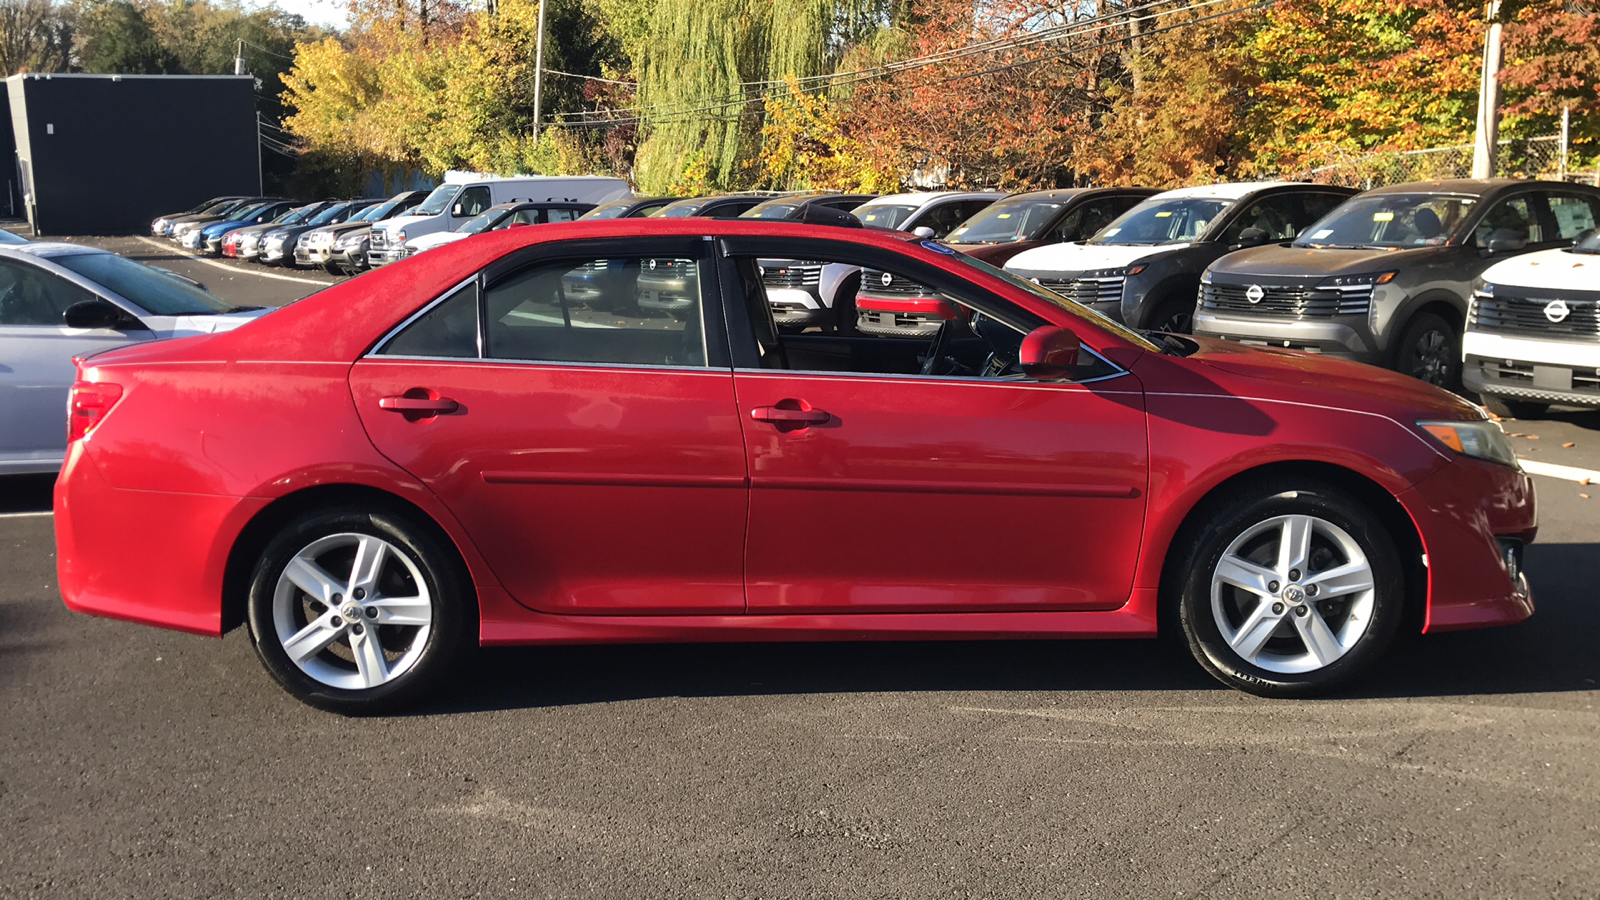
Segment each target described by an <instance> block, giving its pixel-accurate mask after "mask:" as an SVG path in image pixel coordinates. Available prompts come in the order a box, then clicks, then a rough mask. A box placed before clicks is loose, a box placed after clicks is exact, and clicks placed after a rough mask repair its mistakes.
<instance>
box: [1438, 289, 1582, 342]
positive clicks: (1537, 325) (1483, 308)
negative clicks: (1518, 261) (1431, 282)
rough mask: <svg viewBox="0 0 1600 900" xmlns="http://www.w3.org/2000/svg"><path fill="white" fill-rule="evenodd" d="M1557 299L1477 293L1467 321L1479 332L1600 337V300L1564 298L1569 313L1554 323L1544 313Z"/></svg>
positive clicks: (1536, 335)
mask: <svg viewBox="0 0 1600 900" xmlns="http://www.w3.org/2000/svg"><path fill="white" fill-rule="evenodd" d="M1554 302H1555V301H1554V300H1551V299H1547V298H1539V297H1516V296H1506V295H1505V294H1503V293H1497V294H1496V295H1495V296H1493V297H1489V296H1486V295H1484V294H1474V295H1473V297H1472V314H1471V316H1469V318H1468V322H1469V324H1471V325H1472V326H1473V327H1474V328H1477V329H1478V330H1479V331H1497V332H1501V333H1505V334H1526V335H1532V336H1534V337H1580V338H1588V339H1589V340H1600V302H1597V301H1594V300H1565V299H1563V300H1562V301H1561V302H1562V303H1565V304H1566V306H1567V315H1566V317H1565V318H1563V319H1562V320H1561V321H1559V322H1552V321H1550V317H1549V316H1548V315H1546V314H1545V307H1547V306H1549V305H1550V304H1551V303H1554Z"/></svg>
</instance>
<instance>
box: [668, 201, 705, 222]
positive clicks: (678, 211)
mask: <svg viewBox="0 0 1600 900" xmlns="http://www.w3.org/2000/svg"><path fill="white" fill-rule="evenodd" d="M705 205H706V203H705V201H704V200H696V201H694V202H684V201H681V200H680V201H678V202H677V203H669V204H667V205H666V206H665V207H663V208H662V210H661V212H660V215H661V217H662V218H664V219H685V218H688V217H690V216H693V215H695V214H696V213H698V212H700V209H701V208H702V207H704V206H705Z"/></svg>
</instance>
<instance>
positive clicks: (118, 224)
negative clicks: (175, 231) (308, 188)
mask: <svg viewBox="0 0 1600 900" xmlns="http://www.w3.org/2000/svg"><path fill="white" fill-rule="evenodd" d="M6 87H7V90H8V92H9V94H10V99H11V123H12V130H13V132H14V134H15V140H16V162H17V165H16V179H17V182H18V184H19V186H20V188H21V193H22V201H23V209H22V210H19V212H22V213H23V214H25V215H26V216H27V218H28V221H29V223H30V224H31V225H32V226H33V231H34V234H36V235H70V234H138V233H144V232H145V231H146V229H148V228H149V227H150V221H151V220H152V219H154V218H156V217H157V216H160V215H162V214H163V213H170V212H173V211H175V210H180V209H188V208H189V207H191V206H193V205H194V204H196V203H199V202H200V201H202V200H204V199H206V198H207V197H215V196H221V195H226V194H257V193H260V192H261V144H260V138H259V136H258V134H259V132H258V125H257V122H256V99H255V79H254V78H253V77H251V76H248V75H54V74H50V75H44V74H24V75H13V76H11V77H10V78H7V79H6Z"/></svg>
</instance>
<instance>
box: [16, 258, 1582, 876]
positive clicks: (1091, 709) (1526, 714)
mask: <svg viewBox="0 0 1600 900" xmlns="http://www.w3.org/2000/svg"><path fill="white" fill-rule="evenodd" d="M89 240H90V242H92V243H95V244H97V245H99V246H103V247H106V248H107V249H112V250H115V251H116V252H119V253H122V254H124V255H126V256H129V257H131V258H134V259H140V260H142V261H145V262H150V263H153V264H156V265H162V266H166V267H168V268H171V269H173V270H175V271H178V272H180V273H182V274H184V275H187V276H189V277H192V278H195V279H197V280H199V281H202V282H204V283H206V284H207V285H208V286H209V287H210V288H211V290H212V291H213V292H215V293H216V294H218V295H219V296H221V297H223V298H224V299H226V300H228V301H230V302H232V303H235V304H238V305H257V304H260V305H281V304H283V303H287V302H290V301H292V300H295V299H298V298H299V297H302V296H304V295H305V294H308V293H311V292H312V291H315V290H317V289H319V287H320V286H322V285H325V284H330V283H333V282H334V281H336V280H338V279H334V278H332V277H329V276H327V275H324V274H322V273H320V272H316V273H306V272H300V271H294V272H291V271H286V270H281V269H272V270H264V269H263V268H262V267H260V266H255V265H246V264H240V263H236V262H232V261H215V262H214V261H204V260H198V259H195V258H192V257H190V256H188V255H186V254H183V253H182V252H181V251H177V250H174V249H170V246H171V245H170V244H169V243H167V242H153V241H148V240H145V239H142V238H115V239H89ZM1506 425H1507V431H1508V432H1509V433H1511V434H1513V435H1514V438H1513V441H1514V443H1515V444H1516V445H1517V448H1518V452H1519V454H1520V455H1521V456H1522V457H1523V458H1524V459H1525V460H1528V461H1530V462H1533V463H1537V464H1543V465H1544V466H1556V467H1561V468H1554V469H1549V468H1545V469H1539V468H1538V467H1537V466H1536V467H1534V468H1535V470H1536V481H1537V486H1538V491H1539V502H1540V517H1541V531H1540V535H1539V541H1538V542H1537V543H1536V544H1535V545H1533V546H1532V547H1530V548H1529V550H1528V554H1527V560H1526V565H1527V568H1528V571H1529V574H1530V578H1531V580H1532V583H1533V586H1534V590H1535V593H1536V596H1537V598H1538V603H1539V612H1538V614H1537V615H1536V616H1535V617H1534V618H1533V619H1532V620H1530V621H1529V622H1527V623H1525V624H1522V625H1519V626H1516V627H1513V628H1507V629H1498V630H1489V631H1482V632H1468V633H1458V634H1444V635H1435V636H1429V637H1427V638H1422V639H1417V640H1414V641H1411V642H1408V643H1406V644H1404V645H1399V646H1397V647H1396V648H1395V650H1394V651H1393V652H1391V654H1390V655H1389V658H1388V659H1387V661H1386V662H1385V664H1384V665H1383V666H1382V668H1381V669H1380V671H1379V672H1378V673H1377V674H1376V676H1375V677H1373V678H1370V679H1367V680H1365V681H1363V682H1361V683H1360V684H1359V685H1357V686H1355V687H1354V688H1352V689H1351V690H1349V691H1347V692H1346V693H1344V694H1343V695H1341V696H1339V697H1336V698H1334V699H1328V700H1320V701H1302V702H1282V701H1266V700H1260V699H1256V698H1253V697H1249V696H1245V695H1242V694H1238V693H1235V692H1232V691H1228V690H1226V689H1223V688H1221V687H1220V686H1218V685H1217V684H1216V683H1215V682H1214V681H1212V680H1211V679H1210V678H1209V677H1208V676H1206V675H1205V674H1204V673H1203V672H1201V671H1200V669H1199V668H1198V667H1197V666H1196V665H1195V664H1194V663H1193V662H1192V661H1191V660H1190V659H1189V658H1188V656H1187V653H1186V652H1185V651H1184V650H1183V648H1182V647H1180V646H1177V645H1175V644H1169V643H1168V642H1165V641H1147V642H1086V641H1084V642H1020V643H995V644H990V643H970V644H951V643H923V644H879V643H848V644H796V645H772V646H766V645H726V646H724V645H717V646H698V645H687V646H609V647H561V648H542V649H541V648H525V649H515V650H495V651H485V652H481V653H479V654H477V656H476V657H475V659H474V661H473V662H472V664H471V665H470V666H468V667H467V669H466V671H464V672H463V674H462V677H461V680H460V684H459V685H457V686H456V687H455V689H453V690H452V691H451V692H449V693H448V695H447V696H445V697H443V698H441V699H440V700H439V701H438V702H436V703H435V704H434V705H433V706H432V707H431V708H429V709H428V710H426V711H425V712H424V713H423V714H420V715H413V716H404V717H394V718H380V719H343V718H338V717H335V716H331V715H328V714H324V713H320V712H317V711H315V710H312V709H309V708H307V707H304V706H301V705H299V704H298V703H296V702H295V701H294V700H292V699H290V698H289V697H288V696H287V695H286V694H285V693H284V692H283V691H282V690H280V689H279V688H278V686H277V685H276V684H274V683H273V682H272V681H271V680H270V679H269V678H268V676H267V675H266V674H265V673H264V672H263V671H262V670H261V668H260V666H259V665H258V663H257V662H256V660H255V658H254V654H253V651H252V650H251V648H250V646H249V641H248V639H247V637H246V635H245V634H244V633H242V632H240V631H236V632H234V633H232V634H230V635H228V636H227V637H226V638H225V639H223V640H221V641H215V640H208V639H205V638H199V637H192V636H187V635H182V634H177V633H173V632H166V631H158V630H155V629H149V628H142V627H139V626H134V625H129V624H123V623H117V622H110V621H103V620H96V619H91V618H87V617H83V616H78V615H74V614H72V613H69V612H68V611H67V610H66V609H65V608H64V607H63V606H62V604H61V600H60V596H59V594H58V592H57V590H56V586H55V579H54V571H55V569H54V557H53V552H52V548H53V541H52V535H51V519H50V517H49V515H48V508H49V483H48V479H39V478H23V479H11V480H6V481H0V548H4V552H3V555H0V747H3V750H4V752H3V756H0V759H3V760H4V763H3V765H0V833H4V834H5V835H6V852H5V853H4V854H3V855H0V896H23V897H26V896H39V897H91V896H93V897H99V896H105V897H149V896H185V897H188V896H193V897H219V896H250V897H256V896H263V895H271V894H274V893H276V894H281V895H284V896H308V897H322V896H341V897H413V896H433V895H436V896H452V897H454V896H460V897H475V896H482V897H500V896H512V895H515V896H533V897H546V896H548V897H577V896H581V897H634V896H650V897H696V898H698V897H710V896H727V897H833V896H870V897H935V896H937V897H946V896H948V897H971V896H1007V897H1011V896H1039V897H1129V896H1132V897H1168V896H1171V897H1179V896H1182V897H1228V896H1312V895H1317V896H1329V897H1378V896H1393V897H1431V896H1440V897H1446V896H1448V897H1480V896H1481V897H1594V896H1597V895H1600V853H1597V843H1600V718H1597V711H1596V708H1595V704H1596V701H1597V699H1600V653H1597V652H1596V648H1597V647H1600V622H1597V620H1596V616H1595V615H1594V611H1593V609H1594V605H1595V596H1596V592H1595V591H1594V589H1593V587H1592V586H1591V584H1592V581H1593V579H1594V578H1595V572H1596V571H1600V528H1597V525H1600V484H1594V485H1589V484H1584V483H1582V481H1583V479H1584V478H1586V477H1588V476H1587V475H1584V474H1583V473H1584V472H1587V471H1592V470H1600V414H1596V413H1576V412H1571V413H1561V412H1556V413H1554V414H1552V415H1551V416H1550V417H1549V418H1547V419H1542V420H1538V421H1512V422H1507V423H1506ZM1539 471H1546V472H1554V473H1558V474H1560V475H1561V476H1562V477H1554V476H1552V475H1544V474H1537V472H1539ZM1595 480H1596V481H1597V482H1600V477H1596V479H1595ZM1586 495H1587V496H1586ZM150 564H151V565H160V564H161V561H160V560H151V561H150Z"/></svg>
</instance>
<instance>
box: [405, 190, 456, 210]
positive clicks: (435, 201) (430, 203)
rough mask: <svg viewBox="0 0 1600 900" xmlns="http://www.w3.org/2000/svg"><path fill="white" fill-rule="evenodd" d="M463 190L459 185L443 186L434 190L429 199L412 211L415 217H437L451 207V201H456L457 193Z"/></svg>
mask: <svg viewBox="0 0 1600 900" xmlns="http://www.w3.org/2000/svg"><path fill="white" fill-rule="evenodd" d="M459 190H461V185H459V184H441V185H439V186H438V187H436V188H434V189H433V193H431V194H429V195H428V199H426V200H424V201H422V202H421V203H419V204H417V208H416V209H414V210H412V212H411V214H412V215H414V216H437V215H438V214H439V213H442V212H444V211H445V210H446V209H448V208H449V207H450V201H451V200H453V199H455V196H456V192H457V191H459Z"/></svg>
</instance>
